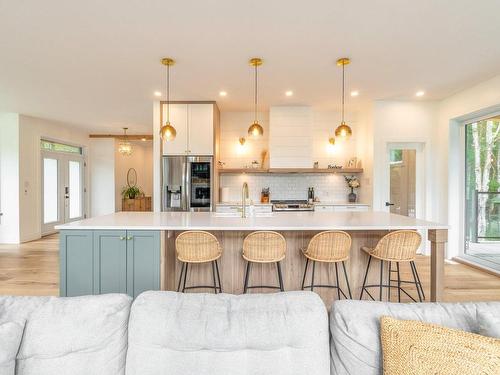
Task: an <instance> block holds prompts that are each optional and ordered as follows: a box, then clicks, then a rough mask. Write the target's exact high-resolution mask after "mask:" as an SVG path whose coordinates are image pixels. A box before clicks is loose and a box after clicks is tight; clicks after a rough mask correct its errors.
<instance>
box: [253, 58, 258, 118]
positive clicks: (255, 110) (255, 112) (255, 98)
mask: <svg viewBox="0 0 500 375" xmlns="http://www.w3.org/2000/svg"><path fill="white" fill-rule="evenodd" d="M257 84H258V80H257V64H255V94H254V106H255V107H254V117H255V121H254V122H255V123H257V91H258V90H257Z"/></svg>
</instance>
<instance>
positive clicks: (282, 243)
mask: <svg viewBox="0 0 500 375" xmlns="http://www.w3.org/2000/svg"><path fill="white" fill-rule="evenodd" d="M285 253H286V240H285V237H283V236H282V235H281V234H279V233H277V232H272V231H258V232H253V233H250V234H249V235H248V236H246V237H245V239H244V240H243V258H245V259H246V260H248V261H250V262H257V263H271V262H279V261H280V260H282V259H284V258H285Z"/></svg>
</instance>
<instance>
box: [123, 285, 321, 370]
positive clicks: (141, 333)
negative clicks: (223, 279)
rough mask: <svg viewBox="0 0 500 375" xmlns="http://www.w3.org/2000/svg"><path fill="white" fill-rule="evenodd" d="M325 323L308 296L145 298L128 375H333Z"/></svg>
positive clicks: (137, 307)
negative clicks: (330, 369) (330, 366)
mask: <svg viewBox="0 0 500 375" xmlns="http://www.w3.org/2000/svg"><path fill="white" fill-rule="evenodd" d="M328 346H329V345H328V317H327V312H326V308H325V306H324V304H323V302H322V301H321V299H320V298H319V297H318V296H317V295H316V294H314V293H311V292H288V293H272V294H247V295H239V296H236V295H228V294H217V295H215V294H198V293H196V294H194V293H192V294H182V293H174V292H146V293H143V294H141V295H140V296H139V297H137V299H136V300H135V301H134V303H133V305H132V310H131V315H130V322H129V349H128V353H127V371H126V372H127V375H139V374H140V375H150V374H168V375H184V374H197V375H208V374H214V375H215V374H217V375H220V374H231V375H238V374H283V375H284V374H287V375H292V374H301V375H302V374H315V375H322V374H329V362H330V360H329V350H328Z"/></svg>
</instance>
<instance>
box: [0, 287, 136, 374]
mask: <svg viewBox="0 0 500 375" xmlns="http://www.w3.org/2000/svg"><path fill="white" fill-rule="evenodd" d="M130 305H131V298H130V297H128V296H125V295H119V294H108V295H101V296H84V297H73V298H58V297H0V316H2V317H11V318H14V317H15V318H17V319H19V318H22V319H25V320H26V325H25V330H24V336H23V339H22V342H21V346H20V349H19V353H18V355H17V372H16V373H17V374H19V375H31V374H36V375H45V374H47V375H48V374H50V375H54V374H72V375H80V374H81V375H84V374H86V375H91V374H96V375H97V374H99V375H106V374H110V375H111V374H113V375H117V374H124V368H125V356H126V350H127V322H128V317H129V312H130Z"/></svg>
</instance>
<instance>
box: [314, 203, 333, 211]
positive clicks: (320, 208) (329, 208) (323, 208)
mask: <svg viewBox="0 0 500 375" xmlns="http://www.w3.org/2000/svg"><path fill="white" fill-rule="evenodd" d="M314 211H316V212H333V206H329V205H325V204H316V205H315V206H314Z"/></svg>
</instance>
